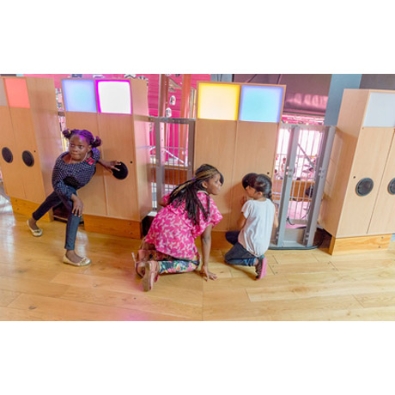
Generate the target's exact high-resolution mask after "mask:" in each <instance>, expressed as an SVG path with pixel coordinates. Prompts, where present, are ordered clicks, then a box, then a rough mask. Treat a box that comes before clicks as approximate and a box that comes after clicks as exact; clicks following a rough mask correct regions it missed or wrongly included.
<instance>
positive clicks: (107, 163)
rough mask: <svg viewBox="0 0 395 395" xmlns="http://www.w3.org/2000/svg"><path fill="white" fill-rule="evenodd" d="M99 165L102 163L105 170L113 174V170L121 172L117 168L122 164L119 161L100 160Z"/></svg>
mask: <svg viewBox="0 0 395 395" xmlns="http://www.w3.org/2000/svg"><path fill="white" fill-rule="evenodd" d="M97 163H100V164H101V165H102V166H103V167H104V168H105V169H107V170H108V171H110V172H111V173H112V170H116V171H119V169H118V168H117V167H116V166H117V165H119V164H120V163H121V162H119V161H117V160H111V161H107V160H104V159H99V160H98V161H97Z"/></svg>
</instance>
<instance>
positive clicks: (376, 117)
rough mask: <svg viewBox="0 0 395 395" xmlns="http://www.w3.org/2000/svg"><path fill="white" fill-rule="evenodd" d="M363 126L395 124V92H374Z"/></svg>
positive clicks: (388, 125) (371, 95) (389, 125)
mask: <svg viewBox="0 0 395 395" xmlns="http://www.w3.org/2000/svg"><path fill="white" fill-rule="evenodd" d="M363 126H366V127H394V126H395V94H393V93H380V92H372V93H371V94H370V96H369V102H368V105H367V108H366V113H365V119H364V121H363Z"/></svg>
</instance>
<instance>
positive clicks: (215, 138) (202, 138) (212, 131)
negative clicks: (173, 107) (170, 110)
mask: <svg viewBox="0 0 395 395" xmlns="http://www.w3.org/2000/svg"><path fill="white" fill-rule="evenodd" d="M236 127H237V122H236V121H223V120H209V119H197V120H196V130H195V169H194V170H196V168H198V167H199V166H200V165H202V164H204V163H208V164H210V165H212V166H215V167H216V168H217V169H218V170H219V171H220V172H221V173H222V174H223V176H224V179H225V182H224V185H223V186H222V189H221V192H220V194H219V195H217V196H213V199H214V200H215V202H216V204H217V206H218V209H219V211H220V212H221V214H222V216H223V220H222V221H221V222H220V223H219V224H218V225H217V226H216V227H215V230H218V231H221V230H228V229H229V226H230V216H231V206H232V203H231V197H232V189H233V188H234V185H233V184H232V182H233V171H234V162H235V159H236V151H235V148H236V145H235V144H236Z"/></svg>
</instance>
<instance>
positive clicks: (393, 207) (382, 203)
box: [368, 128, 395, 234]
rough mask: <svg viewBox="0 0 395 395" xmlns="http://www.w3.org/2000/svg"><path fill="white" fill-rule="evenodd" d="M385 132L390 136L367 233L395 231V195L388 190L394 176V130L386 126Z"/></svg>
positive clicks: (390, 232)
mask: <svg viewBox="0 0 395 395" xmlns="http://www.w3.org/2000/svg"><path fill="white" fill-rule="evenodd" d="M382 132H384V130H383V131H382ZM385 132H386V133H387V134H388V135H389V136H392V138H391V144H390V147H389V153H388V157H387V161H386V165H385V169H384V172H383V177H382V180H381V183H380V185H378V186H377V188H378V196H377V200H376V202H375V206H374V210H373V215H372V219H371V222H370V225H369V229H368V233H369V234H387V233H389V234H392V233H395V195H392V194H390V193H389V192H388V185H389V183H390V181H391V180H392V179H394V178H395V139H394V134H395V132H394V129H393V128H388V129H387V130H386V131H385ZM382 155H384V150H383V153H382Z"/></svg>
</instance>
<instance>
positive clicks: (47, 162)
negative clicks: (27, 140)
mask: <svg viewBox="0 0 395 395" xmlns="http://www.w3.org/2000/svg"><path fill="white" fill-rule="evenodd" d="M26 83H27V87H28V92H29V100H30V106H31V116H32V122H33V125H34V131H35V140H36V144H37V149H38V154H39V158H40V168H41V173H42V178H43V183H44V191H45V195H48V194H50V193H51V192H52V189H53V188H52V168H53V165H54V163H55V160H56V158H57V157H58V156H59V155H60V154H61V153H62V136H61V131H60V125H59V117H58V108H57V104H56V95H55V85H54V81H53V80H52V79H49V78H26Z"/></svg>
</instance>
